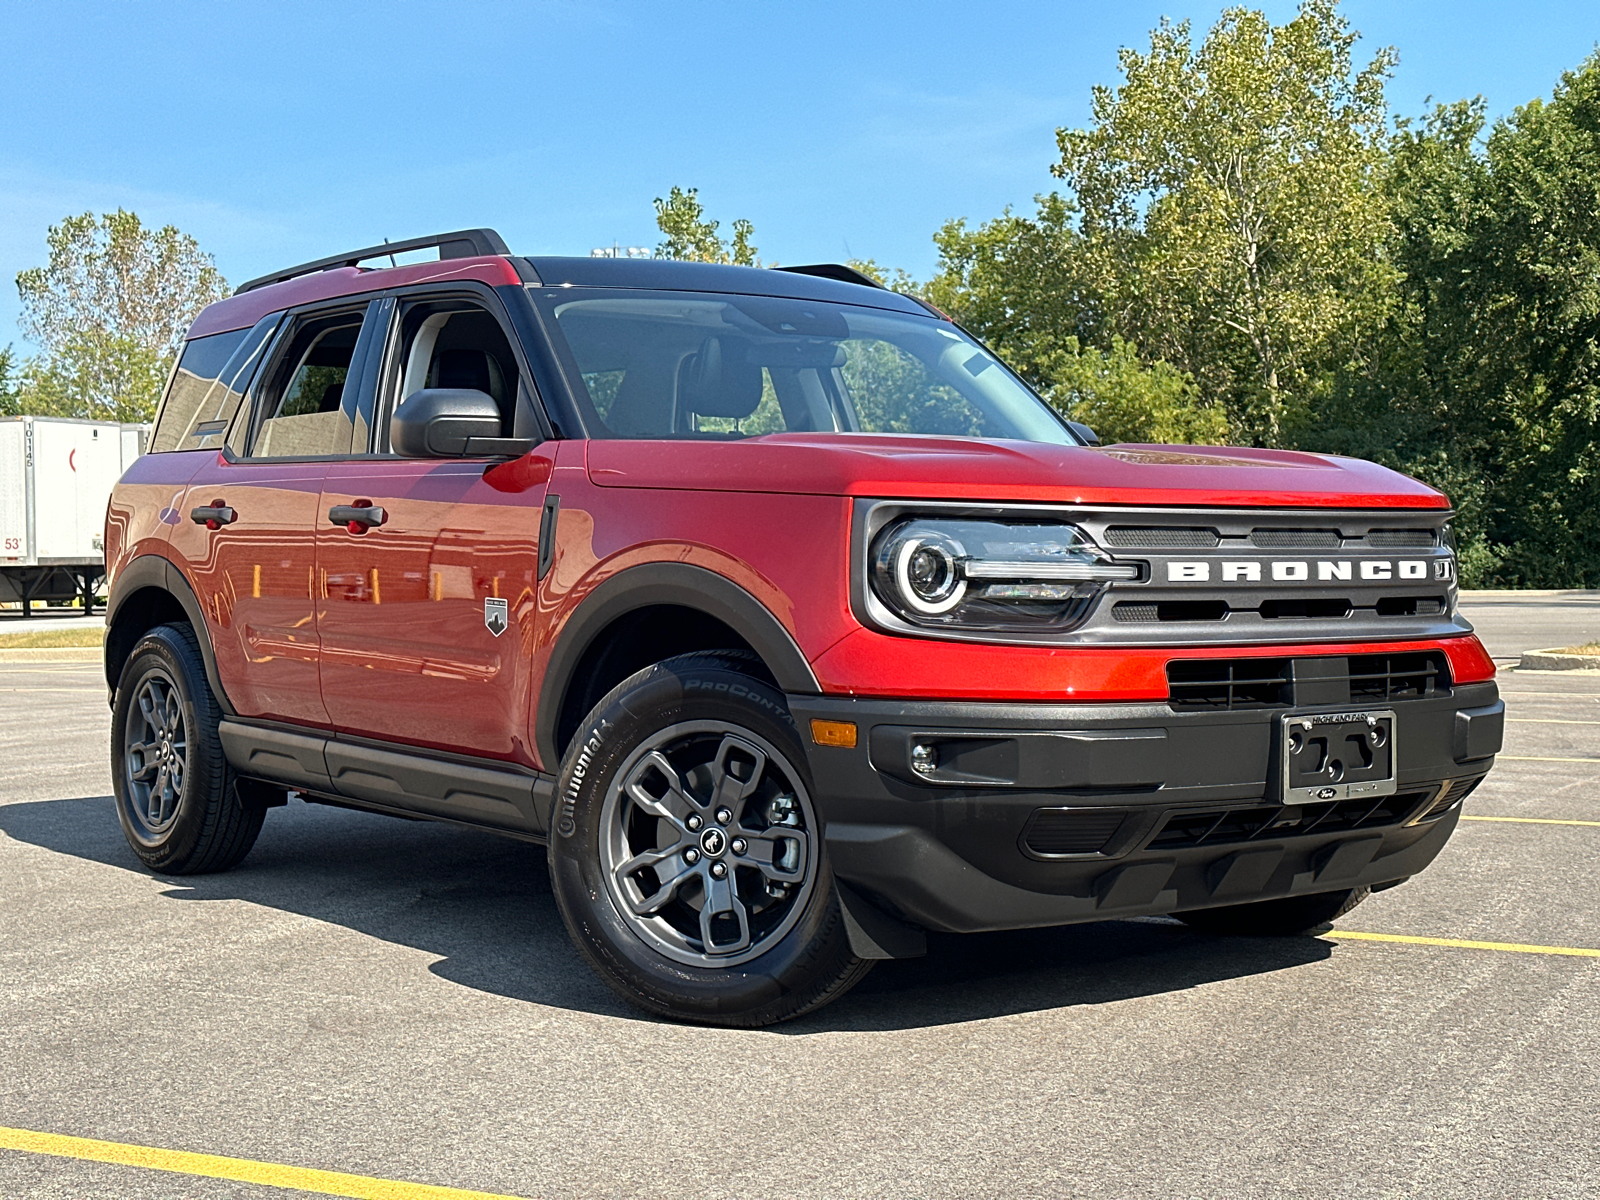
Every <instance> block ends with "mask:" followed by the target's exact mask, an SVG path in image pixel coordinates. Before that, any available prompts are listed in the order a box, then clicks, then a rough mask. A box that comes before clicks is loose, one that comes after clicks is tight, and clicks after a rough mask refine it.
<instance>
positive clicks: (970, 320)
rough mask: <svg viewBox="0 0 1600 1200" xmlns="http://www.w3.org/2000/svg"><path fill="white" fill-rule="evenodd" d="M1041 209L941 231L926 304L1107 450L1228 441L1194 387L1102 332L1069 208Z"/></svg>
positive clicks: (1054, 203) (1048, 200)
mask: <svg viewBox="0 0 1600 1200" xmlns="http://www.w3.org/2000/svg"><path fill="white" fill-rule="evenodd" d="M1037 204H1038V211H1037V213H1036V214H1035V215H1034V216H1033V217H1022V216H1018V215H1016V214H1014V213H1012V212H1010V211H1009V210H1008V211H1006V212H1005V213H1003V214H1001V215H1000V216H999V217H996V218H995V219H994V220H992V221H987V222H985V223H984V224H982V225H980V226H978V227H977V228H976V229H972V228H968V226H967V224H966V222H964V221H951V222H949V223H947V224H946V225H945V226H944V228H943V229H941V230H940V231H939V232H938V233H937V234H936V235H935V236H934V242H935V243H936V244H937V245H938V247H939V272H938V274H936V275H935V276H934V278H933V279H932V281H930V282H929V284H928V286H927V287H926V288H925V289H923V292H922V294H923V296H924V297H925V298H926V299H927V300H928V301H929V303H931V304H933V305H935V306H936V307H938V308H940V309H942V310H943V311H945V312H948V313H950V314H951V315H952V316H954V317H955V318H956V320H958V321H960V322H961V323H962V324H963V325H964V326H966V327H967V328H968V329H970V330H972V331H973V332H974V333H976V334H977V335H978V336H979V337H981V338H982V339H983V340H984V341H985V342H987V343H988V344H989V345H990V346H991V347H993V348H994V350H995V352H996V353H998V354H999V355H1000V356H1001V357H1002V358H1004V359H1005V360H1006V362H1007V363H1009V364H1010V365H1011V366H1012V367H1013V368H1015V369H1016V370H1017V371H1018V372H1019V373H1020V374H1021V375H1022V376H1023V377H1024V378H1025V379H1027V380H1028V382H1029V383H1031V384H1033V386H1034V387H1035V388H1037V389H1038V390H1039V391H1040V393H1042V394H1043V395H1044V396H1045V397H1046V399H1048V400H1049V401H1050V402H1051V403H1052V404H1054V405H1055V406H1056V407H1057V408H1059V409H1060V410H1061V411H1062V412H1063V413H1065V414H1066V415H1067V416H1069V417H1071V418H1072V419H1073V420H1075V421H1083V422H1084V423H1085V424H1087V425H1090V426H1092V427H1093V428H1094V430H1095V432H1096V433H1098V434H1099V435H1100V436H1101V438H1102V439H1103V440H1105V441H1108V442H1111V441H1124V442H1183V443H1196V442H1203V443H1216V442H1225V441H1227V439H1228V434H1229V429H1228V421H1227V417H1226V415H1225V414H1224V413H1223V411H1222V410H1221V408H1219V407H1217V406H1216V405H1213V404H1208V403H1206V402H1205V401H1204V400H1203V399H1202V398H1201V396H1200V394H1199V390H1198V388H1196V386H1195V384H1194V380H1193V379H1192V378H1191V377H1189V376H1188V375H1187V374H1185V373H1184V372H1182V371H1179V370H1177V369H1176V368H1174V367H1173V366H1171V365H1170V364H1168V363H1165V362H1161V361H1159V360H1158V361H1156V362H1155V363H1150V364H1147V363H1144V362H1142V361H1141V360H1140V358H1139V354H1138V351H1137V349H1136V348H1135V347H1134V346H1133V345H1132V344H1131V343H1129V342H1127V341H1125V340H1124V339H1123V338H1121V337H1119V336H1117V335H1116V334H1115V333H1111V334H1107V333H1106V332H1105V326H1106V321H1105V319H1104V312H1103V306H1102V304H1101V297H1100V294H1099V292H1098V291H1097V290H1096V288H1095V287H1094V285H1093V284H1092V282H1091V281H1090V278H1089V265H1090V263H1089V257H1088V255H1087V254H1086V253H1085V248H1084V243H1083V239H1082V238H1081V237H1080V236H1079V234H1078V233H1077V231H1076V230H1075V229H1074V228H1073V225H1072V216H1073V207H1072V205H1071V204H1070V203H1069V202H1068V201H1067V200H1066V199H1064V198H1063V197H1062V196H1060V195H1056V194H1052V195H1049V196H1040V197H1039V198H1038V200H1037ZM1097 343H1103V344H1097Z"/></svg>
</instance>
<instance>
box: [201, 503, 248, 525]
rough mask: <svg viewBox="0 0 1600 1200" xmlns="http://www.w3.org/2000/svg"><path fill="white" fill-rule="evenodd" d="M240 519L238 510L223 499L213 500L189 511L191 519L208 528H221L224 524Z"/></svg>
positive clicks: (230, 523)
mask: <svg viewBox="0 0 1600 1200" xmlns="http://www.w3.org/2000/svg"><path fill="white" fill-rule="evenodd" d="M238 519H239V514H238V512H237V511H236V510H234V509H231V508H229V507H228V506H227V505H226V504H224V503H223V502H222V501H221V500H213V501H212V502H211V503H210V504H203V505H201V506H200V507H199V508H196V509H191V510H190V512H189V520H191V521H193V522H194V523H195V524H196V525H204V526H205V527H206V528H207V529H221V528H222V527H223V526H224V525H232V524H233V523H234V522H235V521H237V520H238Z"/></svg>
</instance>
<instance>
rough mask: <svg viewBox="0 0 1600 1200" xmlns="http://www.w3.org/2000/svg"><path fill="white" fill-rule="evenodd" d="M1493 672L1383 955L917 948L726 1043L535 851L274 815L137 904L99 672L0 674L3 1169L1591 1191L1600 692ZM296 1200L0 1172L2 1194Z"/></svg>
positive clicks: (1327, 939)
mask: <svg viewBox="0 0 1600 1200" xmlns="http://www.w3.org/2000/svg"><path fill="white" fill-rule="evenodd" d="M1591 600H1592V597H1591ZM1468 614H1469V616H1470V617H1471V618H1472V619H1473V620H1475V621H1476V622H1478V625H1479V629H1480V631H1481V632H1482V633H1483V635H1484V636H1485V639H1486V640H1487V641H1488V643H1489V645H1490V647H1491V651H1492V652H1493V653H1494V654H1495V655H1496V656H1497V657H1498V658H1502V659H1505V658H1508V657H1513V656H1515V655H1516V654H1518V653H1520V652H1521V650H1526V649H1536V648H1543V647H1545V646H1553V645H1565V644H1570V643H1572V642H1573V641H1580V640H1592V639H1593V638H1594V637H1596V636H1600V635H1597V633H1596V632H1595V626H1596V622H1597V617H1600V605H1597V604H1595V603H1593V602H1589V601H1584V600H1582V598H1581V597H1580V598H1579V599H1562V598H1560V597H1534V598H1524V599H1520V600H1516V599H1490V600H1487V601H1484V600H1480V599H1478V598H1473V599H1472V600H1470V601H1469V604H1468ZM1501 684H1502V687H1503V689H1504V691H1505V693H1506V696H1507V701H1508V706H1509V712H1510V718H1511V720H1510V724H1509V725H1508V727H1507V728H1508V739H1507V747H1506V753H1505V755H1503V756H1502V758H1501V760H1500V762H1499V764H1498V766H1497V768H1496V770H1495V772H1494V774H1493V775H1492V776H1491V777H1490V779H1489V781H1488V782H1487V783H1485V784H1484V785H1483V786H1482V787H1481V788H1479V789H1478V791H1477V792H1475V793H1474V794H1473V796H1472V797H1471V798H1470V799H1469V801H1468V804H1467V814H1468V816H1469V817H1472V818H1475V819H1473V820H1467V821H1464V822H1463V823H1462V825H1461V827H1460V828H1459V830H1458V831H1457V833H1456V835H1455V837H1454V838H1453V840H1452V841H1451V843H1450V845H1449V846H1448V847H1447V848H1446V850H1445V852H1444V853H1443V855H1442V856H1441V857H1440V859H1439V860H1438V861H1437V862H1436V863H1435V864H1434V865H1433V866H1432V867H1431V868H1430V869H1429V870H1428V871H1426V872H1424V873H1423V874H1422V875H1420V876H1418V877H1417V878H1416V879H1414V880H1413V881H1411V882H1410V883H1408V884H1406V885H1405V886H1402V887H1399V888H1395V889H1393V890H1391V891H1388V892H1384V893H1382V894H1380V895H1378V896H1375V897H1373V898H1371V899H1370V900H1369V901H1368V902H1367V903H1366V904H1364V905H1362V906H1361V907H1359V908H1357V909H1356V910H1355V911H1354V912H1352V913H1351V914H1350V915H1349V916H1348V917H1346V918H1344V920H1343V921H1342V922H1341V923H1340V929H1341V930H1347V931H1351V932H1354V933H1367V934H1376V935H1380V936H1383V937H1399V938H1415V939H1420V940H1418V941H1381V940H1366V939H1361V938H1356V937H1350V936H1339V935H1328V936H1323V937H1318V938H1304V939H1264V940H1230V939H1218V938H1209V937H1203V936H1200V935H1197V934H1195V933H1192V932H1190V931H1188V930H1187V929H1186V928H1185V927H1183V926H1181V925H1178V924H1176V923H1174V922H1169V921H1164V920H1141V921H1123V922H1110V923H1105V924H1101V925H1090V926H1077V927H1072V928H1067V929H1060V930H1043V931H1033V932H1026V933H1014V934H997V935H983V936H972V937H964V938H962V937H935V938H932V939H930V943H931V944H930V951H929V954H928V956H927V957H926V958H924V959H920V960H913V961H907V962H894V963H885V964H882V965H880V966H879V967H877V968H876V969H875V970H874V971H873V973H872V974H871V975H869V976H868V977H867V979H866V980H865V982H863V983H862V984H861V985H860V986H859V987H858V988H857V989H856V990H855V991H854V992H852V993H851V994H850V995H848V996H846V997H845V998H844V999H842V1000H841V1001H839V1002H838V1003H836V1004H834V1005H832V1006H830V1007H828V1008H826V1009H824V1010H822V1011H821V1012H819V1013H816V1014H814V1015H813V1016H811V1017H809V1018H805V1019H803V1020H801V1021H797V1022H793V1023H791V1024H788V1025H784V1026H779V1027H777V1028H775V1029H769V1030H762V1031H755V1032H744V1031H728V1030H710V1029H700V1028H692V1027H685V1026H679V1025H673V1024H668V1023H665V1022H661V1021H657V1020H654V1019H651V1018H649V1017H645V1016H642V1015H640V1014H639V1013H637V1012H635V1011H633V1010H632V1009H630V1008H628V1007H627V1006H625V1005H624V1004H622V1003H621V1002H620V1001H618V1000H617V999H616V998H615V997H614V996H613V995H612V994H611V992H610V991H608V990H607V989H606V988H605V987H604V986H603V985H601V984H600V983H599V982H598V981H597V980H595V979H594V978H593V977H592V976H591V974H590V973H589V971H588V969H587V967H585V966H584V964H583V963H582V962H581V960H580V959H579V958H578V955H577V954H576V952H575V951H574V950H573V949H572V948H571V947H570V946H569V944H568V942H567V939H566V935H565V933H564V931H563V930H562V928H561V923H560V920H559V917H558V916H557V914H556V911H555V908H554V906H553V904H552V902H551V898H550V893H549V885H548V880H547V876H546V872H545V866H544V857H543V851H542V850H541V849H540V848H538V847H535V846H531V845H524V844H521V843H517V842H511V841H504V840H500V839H496V838H493V837H489V836H487V835H480V834H476V833H472V832H468V831H463V830H457V829H453V828H450V827H446V826H439V825H429V824H423V823H411V822H404V821H395V820H390V819H386V818H382V817H376V816H369V815H365V814H361V813H356V812H349V811H343V810H337V809H330V808H323V807H318V806H314V805H305V804H299V803H296V804H291V805H290V806H289V807H288V808H285V809H278V810H274V811H273V812H272V813H271V814H269V817H268V821H267V825H266V828H265V830H264V832H263V834H262V836H261V839H260V841H259V842H258V844H257V846H256V849H255V851H254V852H253V853H252V854H251V856H250V858H249V859H247V860H246V862H245V863H244V864H243V865H242V866H241V867H240V868H238V869H236V870H235V871H233V872H230V873H228V874H225V875H217V876H204V877H188V878H161V877H156V876H152V875H151V874H149V873H148V872H146V871H144V870H143V869H141V868H140V867H139V865H138V863H137V862H136V860H135V859H134V858H133V856H132V854H131V853H130V852H129V851H128V849H127V847H126V845H125V844H124V842H123V840H122V836H121V833H120V831H119V830H118V827H117V822H116V818H115V815H114V813H113V811H112V807H111V801H110V799H109V796H108V794H109V792H110V777H109V771H108V767H107V750H106V744H107V736H108V727H109V715H108V713H107V710H106V705H105V688H104V684H103V682H102V681H101V679H100V677H99V669H98V667H97V666H96V665H95V664H88V663H61V664H48V663H22V664H19V663H6V664H0V1143H3V1142H4V1139H5V1138H6V1137H7V1136H11V1137H12V1142H11V1144H15V1143H16V1136H15V1135H16V1131H19V1130H20V1131H33V1132H35V1133H43V1134H50V1135H70V1136H73V1137H78V1138H88V1139H98V1140H101V1141H104V1142H113V1143H127V1144H132V1145H135V1146H140V1147H148V1148H152V1155H151V1156H150V1157H149V1158H148V1159H147V1160H146V1161H153V1162H157V1163H158V1164H159V1163H166V1164H167V1165H173V1163H174V1162H176V1161H177V1160H173V1159H171V1158H170V1155H169V1156H168V1158H167V1159H162V1157H161V1153H162V1152H170V1151H187V1152H197V1153H202V1154H209V1155H226V1156H232V1157H234V1158H237V1159H247V1160H254V1161H255V1162H257V1163H264V1164H274V1165H275V1166H274V1167H273V1169H274V1170H278V1171H279V1173H278V1174H277V1175H273V1174H271V1173H270V1172H268V1173H267V1174H266V1175H263V1174H261V1173H260V1172H258V1173H257V1174H256V1175H254V1176H251V1177H252V1178H273V1179H278V1180H280V1181H288V1182H293V1181H295V1180H299V1181H300V1182H302V1183H306V1182H314V1180H312V1177H310V1176H307V1175H305V1174H304V1169H307V1168H315V1169H321V1170H326V1171H335V1172H346V1173H351V1174H354V1175H361V1176H373V1177H377V1178H378V1179H379V1180H386V1181H398V1182H397V1183H394V1184H386V1185H384V1186H386V1187H389V1188H390V1190H388V1191H382V1192H380V1191H376V1190H368V1191H365V1192H362V1191H359V1190H357V1185H354V1184H351V1185H348V1186H349V1189H350V1190H347V1191H346V1192H342V1193H339V1194H364V1195H365V1194H370V1195H380V1194H381V1195H386V1196H392V1197H410V1196H418V1197H420V1196H423V1195H429V1194H431V1195H435V1196H441V1195H443V1194H444V1193H437V1192H435V1193H428V1192H424V1191H419V1190H416V1188H415V1187H409V1188H408V1187H407V1186H404V1185H438V1186H442V1187H449V1188H458V1189H475V1190H477V1191H479V1192H485V1193H492V1194H495V1195H501V1196H518V1197H578V1196H581V1197H591V1196H595V1197H601V1196H605V1197H609V1196H616V1197H663V1198H666V1197H691V1196H692V1197H697V1198H708V1197H786V1198H787V1197H842V1196H862V1197H867V1196H870V1197H951V1196H962V1197H965V1196H985V1197H987V1196H1005V1197H1067V1196H1074V1197H1075V1196H1082V1197H1141V1198H1142V1197H1160V1198H1167V1197H1170V1198H1172V1200H1180V1198H1193V1197H1260V1198H1262V1200H1266V1198H1268V1197H1274V1198H1275V1197H1283V1196H1307V1197H1312V1196H1315V1197H1341V1198H1343V1197H1349V1198H1363V1200H1364V1198H1368V1197H1370V1198H1373V1200H1378V1198H1385V1200H1388V1198H1395V1197H1430V1198H1431V1197H1472V1198H1474V1200H1481V1198H1482V1197H1489V1196H1493V1197H1499V1196H1519V1197H1521V1196H1526V1197H1535V1196H1537V1197H1560V1198H1567V1197H1571V1198H1578V1197H1591V1196H1594V1195H1595V1194H1596V1192H1597V1191H1600V1184H1597V1182H1596V1180H1597V1177H1600V1149H1597V1146H1596V1136H1597V1135H1596V1128H1597V1125H1600V1097H1597V1095H1596V1086H1595V1082H1596V1080H1597V1079H1600V1023H1597V1022H1596V1021H1595V1019H1594V1013H1595V1012H1596V1009H1597V1006H1600V957H1594V956H1582V955H1575V954H1569V953H1557V951H1574V950H1576V951H1582V950H1594V949H1596V948H1600V888H1597V887H1596V886H1595V873H1594V866H1593V864H1594V862H1595V860H1596V852H1597V850H1600V802H1597V800H1596V795H1597V785H1600V674H1579V673H1573V672H1552V673H1526V672H1507V673H1505V674H1503V675H1502V677H1501ZM1490 817H1494V818H1507V819H1497V820H1487V819H1476V818H1490ZM1440 942H1442V943H1445V944H1434V943H1440ZM1460 942H1470V943H1479V944H1481V947H1488V948H1481V947H1472V946H1463V945H1457V944H1449V943H1460ZM1496 947H1498V948H1496ZM1510 947H1520V948H1510ZM7 1131H9V1133H8V1132H7ZM74 1145H77V1144H76V1143H74ZM83 1145H84V1146H88V1145H90V1144H89V1143H84V1144H83ZM84 1153H90V1151H88V1150H85V1151H84ZM113 1157H115V1155H113ZM183 1161H189V1160H183ZM208 1161H209V1160H208ZM280 1168H281V1169H280ZM296 1172H299V1173H298V1174H297V1173H296ZM213 1173H215V1172H213ZM317 1178H322V1177H317ZM329 1186H333V1185H329ZM338 1186H345V1185H342V1184H341V1185H338ZM360 1186H366V1185H360ZM324 1190H325V1191H326V1189H324ZM309 1194H313V1193H312V1192H310V1191H307V1190H300V1191H296V1190H294V1189H293V1188H279V1187H273V1186H266V1185H263V1184H255V1183H240V1182H232V1181H229V1180H226V1179H217V1178H208V1177H206V1176H204V1175H192V1174H175V1173H172V1172H170V1171H166V1170H155V1169H148V1168H146V1167H138V1166H129V1165H120V1164H118V1163H110V1162H98V1161H87V1160H86V1159H84V1158H82V1157H61V1156H57V1155H51V1154H44V1153H37V1152H33V1151H17V1150H0V1195H3V1196H5V1197H61V1198H73V1200H79V1198H85V1197H108V1198H109V1197H116V1198H124V1197H151V1198H155V1197H160V1198H162V1200H176V1198H182V1197H223V1196H229V1197H268V1196H289V1195H309Z"/></svg>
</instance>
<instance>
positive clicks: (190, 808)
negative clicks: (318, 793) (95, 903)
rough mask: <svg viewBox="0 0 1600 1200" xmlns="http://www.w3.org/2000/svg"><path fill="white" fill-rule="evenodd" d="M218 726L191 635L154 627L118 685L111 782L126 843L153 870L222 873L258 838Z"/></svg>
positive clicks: (261, 812) (183, 629)
mask: <svg viewBox="0 0 1600 1200" xmlns="http://www.w3.org/2000/svg"><path fill="white" fill-rule="evenodd" d="M220 720H221V711H220V710H219V709H218V707H217V702H216V697H215V696H213V695H212V694H211V687H210V685H209V684H208V683H207V682H206V672H205V662H204V660H203V659H202V658H201V656H200V644H199V642H198V641H196V639H195V635H194V631H193V630H192V629H190V628H189V626H187V625H160V626H157V627H156V628H155V629H152V630H151V631H150V632H149V633H147V634H145V635H144V637H142V638H141V639H140V640H139V642H138V644H137V645H135V646H134V648H133V653H132V654H130V655H129V656H128V661H127V663H126V664H125V665H124V666H123V668H122V677H121V679H120V680H119V681H118V683H117V699H116V704H115V705H114V707H113V709H112V718H111V778H112V789H113V791H114V792H115V794H116V801H117V817H118V819H119V820H120V821H121V823H122V832H123V835H124V836H125V837H126V838H127V839H128V845H129V846H131V847H133V852H134V853H135V854H136V855H138V856H139V860H140V861H141V862H143V863H144V864H145V866H147V867H149V868H150V869H151V870H153V871H161V872H163V873H166V874H172V875H187V874H198V873H200V872H204V871H225V870H227V869H228V868H229V867H232V866H234V865H236V864H237V863H238V862H239V861H240V860H241V859H243V858H244V856H245V855H246V854H248V853H249V852H250V847H251V846H253V845H255V840H256V836H257V835H258V834H259V833H260V832H261V822H262V819H263V818H264V817H265V815H266V806H265V805H263V804H262V803H260V802H259V799H256V798H251V797H247V795H245V794H242V793H241V789H240V787H239V781H238V780H236V779H235V777H234V774H233V771H232V770H231V769H230V768H229V766H228V763H227V760H226V759H225V758H224V757H223V755H222V742H221V740H220V739H219V738H218V736H217V725H218V722H219V721H220Z"/></svg>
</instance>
